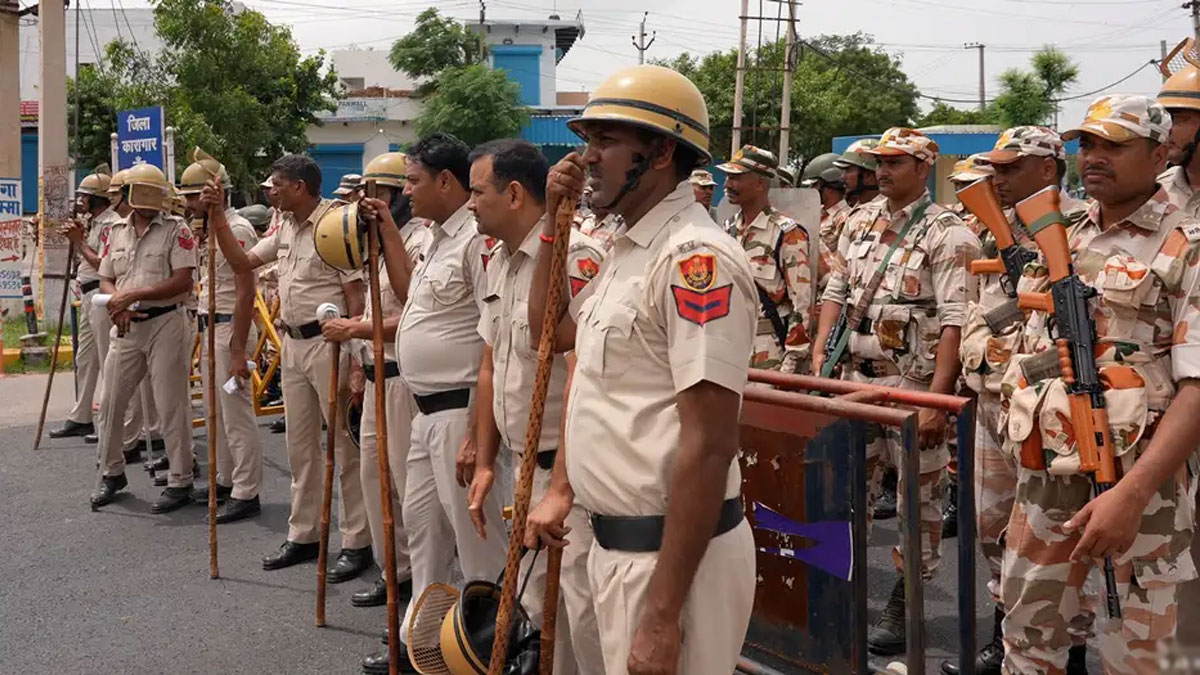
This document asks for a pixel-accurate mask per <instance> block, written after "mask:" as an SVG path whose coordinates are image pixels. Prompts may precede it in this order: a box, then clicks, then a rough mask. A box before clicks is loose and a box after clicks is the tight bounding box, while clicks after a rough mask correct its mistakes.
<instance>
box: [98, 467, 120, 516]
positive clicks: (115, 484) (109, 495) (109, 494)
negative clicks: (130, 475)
mask: <svg viewBox="0 0 1200 675" xmlns="http://www.w3.org/2000/svg"><path fill="white" fill-rule="evenodd" d="M128 485H129V481H128V480H127V479H126V478H125V474H123V473H119V474H117V475H115V476H104V477H103V478H101V479H100V487H99V488H98V489H97V490H96V494H94V495H92V510H93V511H95V510H96V509H98V508H100V507H101V506H104V505H105V504H111V503H112V502H113V501H114V500H116V498H117V493H118V492H120V491H121V490H124V489H125V488H126V487H127V486H128Z"/></svg>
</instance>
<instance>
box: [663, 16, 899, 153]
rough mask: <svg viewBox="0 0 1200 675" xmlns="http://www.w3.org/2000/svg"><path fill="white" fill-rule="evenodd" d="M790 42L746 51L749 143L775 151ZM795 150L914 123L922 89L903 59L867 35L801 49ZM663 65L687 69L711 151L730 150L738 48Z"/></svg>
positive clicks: (828, 39)
mask: <svg viewBox="0 0 1200 675" xmlns="http://www.w3.org/2000/svg"><path fill="white" fill-rule="evenodd" d="M784 51H785V45H784V41H783V40H779V41H778V42H774V43H770V44H764V45H763V46H762V48H761V49H755V50H754V51H753V53H751V54H748V55H747V62H748V63H747V66H748V68H749V70H748V72H747V74H746V78H745V94H744V96H743V112H742V125H743V126H744V127H760V128H759V129H745V130H743V132H742V142H743V143H753V144H755V145H759V146H762V147H765V148H767V149H770V150H772V151H775V150H777V149H778V147H779V131H778V130H777V129H769V128H765V127H778V126H779V121H780V111H781V102H782V100H781V92H782V91H783V73H782V72H781V68H782V66H783V65H784ZM792 58H793V59H794V63H795V68H794V71H795V75H794V77H793V85H792V110H791V130H790V141H789V144H788V145H789V151H788V154H789V156H796V155H800V156H804V157H813V156H816V155H818V154H820V153H822V152H828V151H829V148H830V140H831V139H832V138H833V137H834V136H843V135H850V134H868V133H880V132H882V131H883V130H884V129H886V128H887V127H890V126H895V125H901V124H909V123H911V121H912V120H913V119H914V118H915V117H916V116H917V114H918V112H919V111H918V109H917V103H916V100H917V90H916V87H915V86H914V85H913V84H912V83H911V82H909V80H908V77H907V76H906V75H905V74H904V71H903V70H901V69H900V63H899V61H898V60H897V59H895V58H893V57H892V56H890V55H889V54H887V53H886V52H884V51H883V49H882V48H881V47H879V46H878V45H876V44H875V43H874V39H873V38H872V37H871V36H869V35H865V34H863V33H856V34H854V35H821V36H819V37H816V38H812V39H808V40H805V41H804V42H803V43H801V44H800V45H797V47H796V48H795V49H794V51H793V54H792ZM657 63H659V64H660V65H665V66H667V67H669V68H674V69H675V70H678V71H679V72H681V73H683V74H684V75H686V76H687V77H688V78H690V79H691V80H692V81H693V82H695V83H696V86H697V87H699V89H700V91H701V93H703V94H704V98H705V101H707V103H708V114H709V126H710V128H711V132H712V144H711V146H710V149H711V150H712V151H713V153H714V154H715V155H717V156H719V157H724V156H728V153H729V150H730V144H731V142H732V133H733V128H732V127H733V92H734V81H735V75H736V68H737V52H736V51H735V50H729V51H726V52H717V53H712V54H708V55H705V56H703V57H697V56H693V55H691V54H686V53H685V54H682V55H680V56H678V57H676V58H675V59H672V60H669V61H658V62H657Z"/></svg>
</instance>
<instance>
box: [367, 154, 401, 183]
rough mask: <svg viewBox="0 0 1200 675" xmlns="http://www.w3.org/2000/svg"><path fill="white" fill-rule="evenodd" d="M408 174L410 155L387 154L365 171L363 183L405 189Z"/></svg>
mask: <svg viewBox="0 0 1200 675" xmlns="http://www.w3.org/2000/svg"><path fill="white" fill-rule="evenodd" d="M407 173H408V155H406V154H404V153H403V152H385V153H383V154H382V155H379V156H378V157H376V158H375V159H372V160H371V161H370V162H367V168H366V169H364V170H363V175H362V182H363V183H372V182H373V183H375V184H377V185H388V186H390V187H394V188H403V187H404V181H405V175H407Z"/></svg>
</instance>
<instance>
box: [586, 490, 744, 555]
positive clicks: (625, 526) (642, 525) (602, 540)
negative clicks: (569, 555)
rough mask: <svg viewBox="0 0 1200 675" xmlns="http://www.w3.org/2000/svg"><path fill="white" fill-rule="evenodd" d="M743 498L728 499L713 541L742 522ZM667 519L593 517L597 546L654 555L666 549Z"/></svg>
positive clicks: (659, 517) (660, 517) (593, 529)
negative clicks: (665, 529) (664, 544)
mask: <svg viewBox="0 0 1200 675" xmlns="http://www.w3.org/2000/svg"><path fill="white" fill-rule="evenodd" d="M744 517H745V513H744V512H743V510H742V499H741V497H733V498H732V499H726V500H725V502H724V503H723V504H721V515H720V517H718V518H717V531H716V532H714V533H713V537H719V536H721V535H722V534H725V533H726V532H728V531H730V530H732V529H733V528H735V527H737V526H738V523H741V522H742V518H744ZM665 522H666V516H601V515H598V514H592V533H593V534H594V535H595V537H596V543H597V544H600V545H601V546H603V547H604V548H605V549H608V550H610V551H627V552H629V553H650V552H653V551H657V550H658V549H660V548H662V538H663V525H664V523H665Z"/></svg>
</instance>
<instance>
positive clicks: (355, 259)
mask: <svg viewBox="0 0 1200 675" xmlns="http://www.w3.org/2000/svg"><path fill="white" fill-rule="evenodd" d="M313 243H314V245H315V246H316V249H317V255H318V256H320V257H321V260H324V261H325V264H326V265H329V266H330V267H334V268H337V269H339V270H345V271H351V270H357V269H362V266H363V260H364V259H365V258H366V255H365V254H366V251H367V237H366V231H365V230H363V229H362V228H360V227H359V225H358V204H344V205H342V206H339V207H337V208H333V209H330V210H329V211H327V212H325V215H323V216H321V219H320V220H318V221H317V226H316V227H314V228H313Z"/></svg>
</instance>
